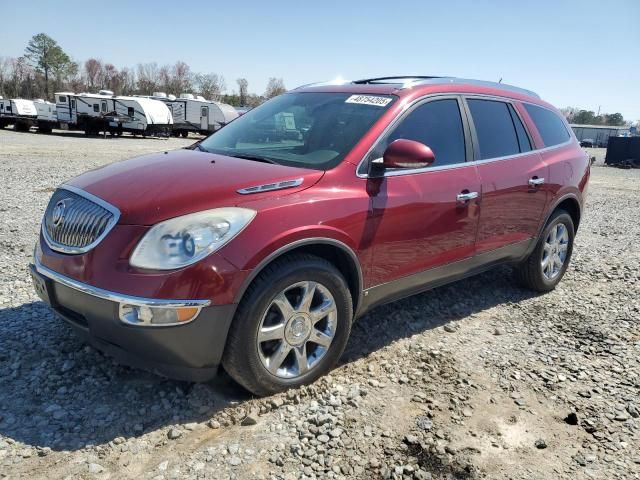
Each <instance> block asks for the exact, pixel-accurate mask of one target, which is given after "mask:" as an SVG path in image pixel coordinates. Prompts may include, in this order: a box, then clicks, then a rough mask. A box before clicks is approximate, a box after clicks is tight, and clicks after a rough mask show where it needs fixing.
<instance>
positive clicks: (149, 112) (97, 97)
mask: <svg viewBox="0 0 640 480" xmlns="http://www.w3.org/2000/svg"><path fill="white" fill-rule="evenodd" d="M55 97H56V109H57V112H58V121H59V122H60V123H61V124H66V125H67V126H68V128H70V129H77V130H83V131H84V133H85V134H86V135H97V134H99V133H101V132H103V133H105V134H106V133H107V132H108V133H110V134H112V135H121V134H122V133H123V132H130V133H133V134H134V135H142V136H145V137H146V136H157V137H168V136H169V135H171V127H172V125H173V117H172V115H171V111H170V110H169V108H168V107H167V106H166V105H165V104H164V103H163V102H160V101H157V100H153V99H150V98H144V97H126V96H119V95H113V92H111V91H109V90H101V91H100V92H99V93H97V94H96V93H70V92H60V93H56V94H55Z"/></svg>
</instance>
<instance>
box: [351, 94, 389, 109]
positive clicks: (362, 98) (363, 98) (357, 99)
mask: <svg viewBox="0 0 640 480" xmlns="http://www.w3.org/2000/svg"><path fill="white" fill-rule="evenodd" d="M390 101H391V98H388V97H378V96H375V95H351V96H350V97H349V98H347V99H346V100H345V103H360V104H362V105H374V106H376V107H385V106H387V105H388V104H389V102H390Z"/></svg>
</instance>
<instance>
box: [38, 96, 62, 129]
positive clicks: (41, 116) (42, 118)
mask: <svg viewBox="0 0 640 480" xmlns="http://www.w3.org/2000/svg"><path fill="white" fill-rule="evenodd" d="M33 105H34V106H35V107H36V112H37V120H36V125H37V126H38V130H39V131H40V132H42V133H51V130H52V129H54V128H58V126H59V125H58V113H57V111H56V104H55V103H51V102H47V101H46V100H43V99H41V98H39V99H37V100H34V101H33Z"/></svg>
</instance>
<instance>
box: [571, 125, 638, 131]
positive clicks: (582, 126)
mask: <svg viewBox="0 0 640 480" xmlns="http://www.w3.org/2000/svg"><path fill="white" fill-rule="evenodd" d="M569 126H570V127H571V128H598V129H602V130H629V128H630V127H625V126H622V127H620V126H617V125H584V124H581V123H571V124H570V125H569Z"/></svg>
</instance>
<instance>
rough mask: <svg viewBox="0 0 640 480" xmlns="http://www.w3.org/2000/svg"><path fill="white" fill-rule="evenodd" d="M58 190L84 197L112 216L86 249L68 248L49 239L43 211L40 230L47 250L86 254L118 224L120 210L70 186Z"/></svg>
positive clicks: (62, 186) (63, 186)
mask: <svg viewBox="0 0 640 480" xmlns="http://www.w3.org/2000/svg"><path fill="white" fill-rule="evenodd" d="M58 190H67V191H69V192H71V193H75V194H76V195H78V196H80V197H84V198H86V199H87V200H89V201H91V202H93V203H95V204H97V205H99V206H101V207H102V208H104V209H105V210H108V211H109V212H110V213H111V214H112V215H113V217H112V218H111V220H110V222H109V224H108V225H107V226H106V228H105V229H104V232H102V234H101V235H100V236H98V237H97V238H96V239H95V240H94V241H93V242H91V243H90V244H89V245H87V246H86V247H69V246H67V245H61V244H59V243H57V242H55V241H54V240H53V239H51V238H50V237H49V232H47V228H46V227H45V225H44V221H45V218H46V210H45V215H44V216H43V217H42V222H41V226H40V230H41V231H42V236H43V237H44V240H45V242H46V243H47V245H48V246H49V248H50V249H51V250H55V251H56V252H61V253H68V254H73V255H77V254H80V253H86V252H88V251H89V250H91V249H93V248H95V246H96V245H98V244H99V243H100V242H101V241H102V240H103V239H104V237H106V236H107V234H108V233H109V232H110V231H111V229H113V227H114V226H115V225H116V224H117V223H118V220H119V219H120V210H118V209H117V208H116V207H114V206H113V205H111V204H110V203H107V202H105V201H104V200H102V199H101V198H100V197H96V196H95V195H93V194H91V193H89V192H85V191H84V190H82V189H80V188H77V187H73V186H71V185H61V186H60V187H58ZM48 208H49V205H47V209H48Z"/></svg>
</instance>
